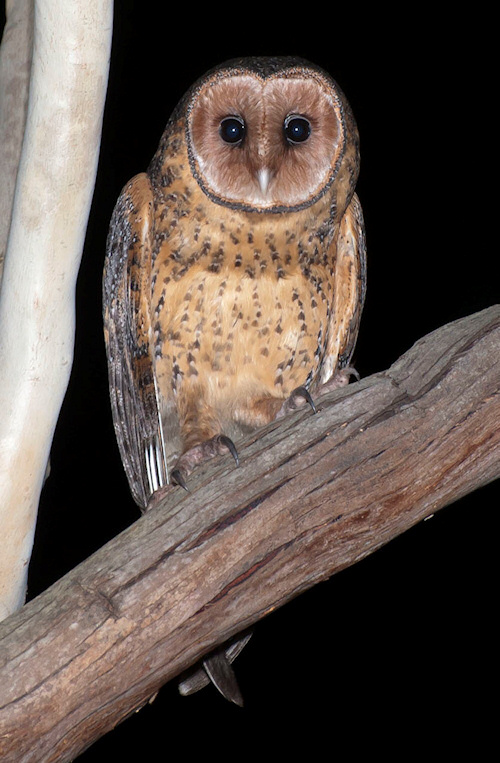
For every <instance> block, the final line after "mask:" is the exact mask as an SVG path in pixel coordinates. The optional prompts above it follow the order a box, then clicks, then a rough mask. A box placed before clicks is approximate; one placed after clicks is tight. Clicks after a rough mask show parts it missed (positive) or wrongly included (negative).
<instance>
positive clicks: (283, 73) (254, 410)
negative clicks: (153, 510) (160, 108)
mask: <svg viewBox="0 0 500 763" xmlns="http://www.w3.org/2000/svg"><path fill="white" fill-rule="evenodd" d="M358 165H359V151H358V135H357V130H356V126H355V122H354V119H353V116H352V114H351V110H350V107H349V105H348V103H347V101H346V99H345V97H344V96H343V94H342V93H341V91H340V89H339V88H338V86H337V85H336V84H335V83H334V81H333V80H332V79H331V78H330V77H329V76H328V75H327V74H326V73H324V72H323V71H322V70H320V69H319V68H317V67H315V66H313V65H311V64H308V63H306V62H304V61H300V60H297V59H292V58H279V59H272V58H262V59H242V60H240V61H233V62H229V63H228V64H223V65H222V66H220V67H218V68H217V69H216V70H214V71H212V72H209V73H208V74H207V75H205V76H204V77H203V78H202V79H201V80H199V81H198V82H197V83H196V84H195V85H194V86H193V87H192V88H191V89H190V90H189V92H188V93H187V94H186V96H185V97H184V98H183V100H182V101H181V103H180V104H179V106H178V107H177V108H176V110H175V111H174V114H173V115H172V117H171V119H170V121H169V123H168V125H167V127H166V130H165V132H164V134H163V136H162V138H161V141H160V144H159V147H158V150H157V152H156V154H155V156H154V157H153V160H152V162H151V164H150V166H149V168H148V171H147V172H146V173H143V174H140V175H138V176H136V177H135V178H133V179H132V180H131V181H130V182H129V183H128V184H127V185H126V186H125V188H124V189H123V191H122V193H121V196H120V198H119V200H118V202H117V205H116V208H115V211H114V213H113V218H112V221H111V226H110V233H109V238H108V245H107V257H106V269H105V276H104V318H105V335H106V345H107V353H108V362H109V377H110V390H111V401H112V409H113V418H114V424H115V430H116V433H117V438H118V443H119V445H120V451H121V455H122V459H123V462H124V466H125V470H126V473H127V477H128V480H129V483H130V487H131V490H132V493H133V496H134V498H135V500H136V501H137V503H138V504H139V505H140V506H141V507H143V508H144V507H146V506H147V504H148V501H149V499H150V497H151V495H152V494H153V492H154V491H155V489H156V488H158V487H160V486H162V485H164V484H166V483H167V482H168V481H169V474H172V473H174V474H175V475H177V476H178V479H177V480H175V479H174V481H180V482H181V484H182V483H183V482H184V479H183V478H181V477H182V475H184V477H185V476H186V475H189V473H190V471H191V470H192V469H193V468H194V467H195V466H196V464H197V463H198V462H199V461H200V460H203V459H204V458H206V457H210V456H212V455H216V454H217V453H219V452H222V451H223V450H225V449H227V448H228V447H229V444H228V443H233V442H234V443H236V445H237V442H238V440H239V439H240V438H241V436H242V435H243V434H244V433H245V432H248V431H251V430H253V429H255V428H256V427H259V426H261V425H263V424H266V423H268V422H269V421H271V420H273V419H275V418H276V417H277V416H280V415H282V414H283V413H284V412H286V411H287V410H288V408H289V407H293V404H294V401H296V393H295V390H297V388H299V389H300V388H303V389H304V388H305V390H309V391H310V392H311V394H312V395H313V396H314V393H315V392H316V391H317V389H318V388H319V387H320V386H321V385H324V384H336V383H339V384H340V383H344V382H345V381H346V379H347V375H346V373H345V369H346V368H347V367H348V366H349V363H350V360H351V356H352V352H353V349H354V344H355V341H356V336H357V331H358V325H359V319H360V314H361V309H362V305H363V300H364V291H365V246H364V233H363V221H362V212H361V206H360V204H359V201H358V198H357V196H356V195H355V193H354V187H355V183H356V179H357V174H358ZM290 401H291V404H290V405H288V403H290ZM287 406H288V407H287ZM221 436H222V438H221ZM228 438H229V440H228ZM179 475H181V476H179Z"/></svg>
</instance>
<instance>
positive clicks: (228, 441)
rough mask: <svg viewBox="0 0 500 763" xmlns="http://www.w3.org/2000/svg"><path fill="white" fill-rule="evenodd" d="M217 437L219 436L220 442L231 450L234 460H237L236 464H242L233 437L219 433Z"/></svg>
mask: <svg viewBox="0 0 500 763" xmlns="http://www.w3.org/2000/svg"><path fill="white" fill-rule="evenodd" d="M217 438H218V440H219V442H220V444H221V445H224V446H225V447H226V448H227V449H228V451H229V452H230V454H231V455H232V457H233V458H234V460H235V462H236V466H239V465H240V459H239V456H238V451H237V450H236V446H235V444H234V442H233V441H232V440H231V438H230V437H227V436H226V435H225V434H219V435H217ZM214 439H215V438H214Z"/></svg>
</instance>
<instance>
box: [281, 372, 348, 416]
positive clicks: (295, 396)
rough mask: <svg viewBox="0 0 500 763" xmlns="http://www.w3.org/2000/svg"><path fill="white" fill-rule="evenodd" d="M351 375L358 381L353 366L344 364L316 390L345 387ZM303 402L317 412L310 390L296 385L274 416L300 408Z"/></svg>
mask: <svg viewBox="0 0 500 763" xmlns="http://www.w3.org/2000/svg"><path fill="white" fill-rule="evenodd" d="M351 376H355V377H356V379H357V380H358V381H359V379H360V376H359V374H358V372H357V371H356V369H355V368H354V367H353V366H346V368H342V369H339V370H337V371H336V372H335V373H334V374H333V376H332V378H331V379H329V380H328V381H327V382H325V384H322V385H321V387H319V389H318V392H321V393H322V394H323V392H332V390H334V389H339V388H340V387H345V386H346V384H349V380H350V377H351ZM305 403H307V404H308V405H309V406H310V407H311V410H312V412H313V413H317V408H316V405H315V403H314V400H313V398H312V397H311V394H310V392H309V391H308V390H307V389H306V388H305V387H297V388H296V389H294V390H293V392H292V393H291V395H290V396H289V397H288V398H287V399H286V400H285V402H284V403H283V404H282V406H281V408H280V409H279V411H278V413H277V414H276V418H277V419H281V418H282V417H283V416H286V415H287V414H288V413H292V412H293V411H296V410H297V409H298V408H302V406H303V405H304V404H305Z"/></svg>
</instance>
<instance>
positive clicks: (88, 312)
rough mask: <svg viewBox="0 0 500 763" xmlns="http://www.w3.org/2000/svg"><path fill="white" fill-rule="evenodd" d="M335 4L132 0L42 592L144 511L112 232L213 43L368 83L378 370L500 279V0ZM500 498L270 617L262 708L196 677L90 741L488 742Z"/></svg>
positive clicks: (447, 518) (173, 747)
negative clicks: (104, 316) (125, 403)
mask: <svg viewBox="0 0 500 763" xmlns="http://www.w3.org/2000/svg"><path fill="white" fill-rule="evenodd" d="M326 7H327V8H328V13H327V14H326V15H325V11H324V10H320V7H319V6H317V5H316V4H314V3H311V4H309V5H308V6H306V5H305V4H302V5H301V4H298V5H297V6H293V7H292V6H290V7H287V6H286V5H282V4H279V5H276V6H275V5H272V4H259V5H245V6H242V5H238V6H222V5H215V6H211V7H209V8H207V7H206V6H203V7H202V8H198V9H196V8H194V7H192V6H191V5H189V6H187V5H186V4H184V5H183V7H182V8H180V9H177V8H176V7H175V8H174V7H173V5H172V4H171V3H165V4H159V5H158V4H157V3H152V2H148V0H142V2H134V1H133V0H120V2H118V3H117V4H116V11H115V31H114V43H113V52H112V60H111V72H110V82H109V92H108V98H107V106H106V113H105V118H104V130H103V140H102V149H101V158H100V165H99V173H98V178H97V185H96V190H95V196H94V203H93V208H92V212H91V217H90V221H89V227H88V235H87V240H86V245H85V251H84V255H83V262H82V267H81V272H80V277H79V281H78V293H77V310H78V321H77V335H76V347H75V361H74V367H73V373H72V377H71V382H70V386H69V389H68V393H67V396H66V399H65V402H64V405H63V409H62V412H61V416H60V420H59V424H58V427H57V431H56V436H55V440H54V444H53V449H52V472H51V476H50V478H49V480H48V481H47V483H46V486H45V488H44V491H43V495H42V500H41V505H40V512H39V520H38V526H37V532H36V538H35V547H34V552H33V558H32V563H31V568H30V578H29V596H30V597H33V596H35V595H37V594H38V593H40V592H41V591H42V590H44V589H45V588H46V587H47V586H48V585H50V584H51V583H52V582H54V581H55V580H57V579H58V578H59V577H60V576H61V575H63V574H64V573H65V572H67V571H68V570H70V569H71V568H72V567H74V566H75V565H76V564H77V563H78V562H80V561H81V560H83V559H85V558H86V557H87V556H88V555H89V554H91V553H92V552H93V551H95V550H96V549H98V548H99V547H100V546H101V545H103V544H104V543H105V542H106V541H107V540H108V539H110V538H112V537H113V536H114V535H116V534H117V533H118V532H120V531H121V530H122V529H123V528H125V527H126V526H128V525H129V524H131V523H132V522H134V521H135V520H136V519H137V518H138V512H137V510H136V507H135V505H134V504H133V502H132V499H131V498H130V496H129V493H128V487H127V484H126V480H125V477H124V474H123V470H122V467H121V463H120V461H119V456H118V451H117V446H116V443H115V441H114V436H113V432H112V425H111V415H110V410H109V403H108V392H107V375H106V368H105V357H104V346H103V339H102V324H101V306H100V299H101V272H102V265H103V258H104V246H105V238H106V233H107V226H108V223H109V218H110V216H111V212H112V208H113V205H114V203H115V201H116V198H117V196H118V194H119V192H120V189H121V187H122V186H123V184H124V183H125V182H126V181H127V180H128V179H129V178H130V177H132V176H133V175H134V174H136V173H137V172H140V171H143V170H144V169H145V168H146V167H147V165H148V163H149V160H150V158H151V156H152V154H153V153H154V151H155V149H156V145H157V143H158V140H159V138H160V135H161V132H162V130H163V127H164V125H165V123H166V121H167V119H168V116H169V114H170V112H171V111H172V109H173V107H174V106H175V104H176V102H177V101H178V99H179V98H180V97H181V96H182V94H183V93H184V91H185V90H186V89H187V87H188V86H189V85H190V84H191V83H192V82H193V81H194V80H195V79H196V78H197V77H198V76H200V75H201V74H203V73H204V71H206V70H207V69H209V68H210V67H212V66H213V65H215V64H217V63H219V62H221V61H223V60H225V59H228V58H232V57H237V56H241V55H255V54H257V55H269V54H271V55H272V54H294V55H300V56H303V57H305V58H308V59H309V60H312V61H314V62H316V63H318V64H319V65H321V66H323V67H324V68H325V69H327V70H328V71H329V72H330V73H331V74H332V75H333V76H334V77H335V79H336V80H337V81H338V83H339V84H340V86H341V87H342V89H343V90H344V91H345V93H346V95H347V97H348V99H349V101H350V102H351V105H352V107H353V110H354V113H355V115H356V118H357V122H358V127H359V131H360V135H361V153H362V164H361V176H360V180H359V183H358V194H359V196H360V198H361V202H362V205H363V208H364V214H365V222H366V229H367V241H368V257H369V270H368V295H367V301H366V307H365V312H364V316H363V320H362V325H361V331H360V335H359V341H358V345H357V351H356V356H355V362H356V367H357V368H358V370H359V372H360V373H361V375H362V376H367V375H369V374H371V373H373V372H376V371H379V370H382V369H384V368H386V367H387V366H389V365H390V364H391V363H392V362H393V361H394V360H396V359H397V357H398V356H399V355H401V354H402V353H403V352H404V351H405V350H407V349H408V348H409V347H410V346H411V345H412V344H413V343H414V342H415V341H416V340H417V339H418V338H419V337H420V336H422V335H423V334H425V333H428V332H429V331H432V330H433V329H435V328H437V327H439V326H440V325H442V324H444V323H446V322H448V321H451V320H454V319H456V318H459V317H462V316H465V315H468V314H470V313H472V312H475V311H477V310H480V309H482V308H485V307H488V306H489V305H491V304H493V303H495V302H498V301H499V299H498V296H499V286H498V283H499V281H498V265H497V252H498V239H497V231H496V216H495V212H496V209H495V210H494V209H493V197H494V195H495V192H496V188H492V186H491V183H492V180H493V154H494V151H493V149H494V143H495V142H496V129H495V128H496V115H495V114H494V109H495V107H496V100H497V85H496V80H495V79H494V71H495V69H494V66H493V56H494V53H493V51H492V49H491V47H490V43H491V40H490V39H489V29H490V28H491V27H492V26H493V21H492V19H488V18H487V17H485V16H484V14H483V13H482V11H481V8H480V6H478V7H474V8H472V9H470V8H469V9H468V16H465V14H464V15H463V16H461V15H460V13H459V12H458V11H456V10H455V11H454V13H453V17H452V18H451V17H449V16H448V17H447V16H446V15H444V14H443V15H442V16H440V17H439V19H438V18H436V17H435V15H434V12H433V11H432V10H431V9H427V8H426V7H425V6H421V5H419V6H405V11H404V13H402V15H401V16H400V15H399V12H398V11H397V10H395V9H397V8H399V6H397V5H394V6H393V5H391V6H390V7H391V8H392V10H391V11H389V10H388V9H387V10H385V9H384V7H383V6H382V7H377V9H376V11H372V12H371V14H367V12H366V11H363V10H362V8H361V7H359V6H357V5H352V6H351V7H346V6H345V5H343V6H342V8H339V9H336V8H335V7H334V6H331V5H329V6H326ZM450 7H451V6H450ZM322 8H325V6H322ZM495 169H496V167H495ZM497 506H498V483H497V484H493V485H489V486H486V487H485V488H483V489H481V490H479V491H477V492H476V493H474V494H473V495H471V496H468V497H467V498H465V499H463V500H461V501H459V502H458V503H456V504H454V505H453V506H450V507H448V508H446V509H444V510H442V511H441V512H439V513H438V514H437V515H436V516H435V517H433V518H432V519H430V520H429V521H427V522H424V523H422V524H421V525H419V526H417V527H415V528H414V529H413V530H411V531H409V532H407V533H406V534H405V535H404V536H401V537H400V538H398V539H396V540H395V541H393V542H392V543H390V544H389V545H388V546H386V547H384V548H383V549H382V550H380V551H378V552H377V553H375V554H374V555H372V556H371V557H369V558H367V559H366V560H364V561H362V562H360V563H358V564H357V565H355V566H354V567H352V568H350V569H348V570H346V571H344V572H342V573H340V574H338V575H337V576H335V577H333V578H332V579H330V580H329V581H328V582H326V583H323V584H320V585H318V586H316V587H315V588H314V589H313V590H311V591H310V592H308V593H306V594H303V595H302V596H300V597H299V598H297V599H295V600H294V601H293V602H291V603H290V604H288V605H287V606H286V607H284V608H283V609H282V610H280V611H278V612H276V613H274V614H273V615H271V616H269V617H268V618H266V619H265V620H264V621H262V622H261V623H260V624H259V625H258V626H257V628H256V633H255V635H254V638H253V639H252V641H251V642H250V644H249V646H248V647H247V648H246V650H245V651H244V653H243V654H242V655H241V656H240V658H239V659H238V662H237V663H236V665H237V668H236V669H237V674H238V677H239V682H240V685H241V688H242V691H243V694H244V696H245V708H244V709H240V708H237V707H234V706H232V705H231V704H229V703H228V702H226V701H225V700H223V699H222V698H221V697H220V696H219V695H218V694H217V693H216V691H215V690H214V689H213V688H212V687H209V688H207V689H205V690H204V691H203V692H201V693H200V694H198V695H195V696H193V697H191V698H182V697H180V696H179V695H178V694H177V690H176V686H175V683H172V684H169V685H167V686H165V687H164V688H163V689H162V690H161V691H160V693H159V695H158V697H157V699H156V700H155V702H154V703H153V704H152V705H149V706H147V707H146V708H144V709H143V710H141V711H140V712H139V713H137V714H135V715H134V716H132V717H131V718H130V719H128V720H127V721H125V722H124V723H123V724H121V725H120V726H119V727H118V728H116V729H115V730H114V731H112V732H110V733H109V734H107V735H106V736H105V737H104V738H103V739H101V740H99V741H98V742H97V743H96V744H94V745H93V746H92V747H91V748H90V749H89V750H88V751H86V752H85V753H84V754H82V755H81V756H80V757H79V758H78V760H79V761H80V760H81V761H82V763H91V762H92V761H96V760H100V758H101V757H104V756H106V757H107V758H108V759H117V760H118V759H119V760H123V761H129V760H130V761H132V760H150V759H153V758H154V759H155V760H156V759H160V760H161V759H165V760H167V759H168V758H169V757H171V756H172V755H179V754H182V755H183V756H187V757H188V759H190V758H191V757H192V758H193V759H195V758H197V757H198V756H199V755H204V754H208V755H217V756H218V757H219V758H221V759H222V760H226V759H233V758H235V757H243V758H245V757H254V756H259V757H261V756H262V755H263V756H264V758H269V757H271V756H274V755H277V756H278V757H280V758H281V757H285V756H288V755H290V754H295V755H296V756H297V757H298V756H299V755H301V754H307V756H308V759H313V760H315V759H317V758H319V757H325V758H327V759H330V758H332V759H333V758H334V757H336V758H339V759H357V758H359V757H361V754H362V751H363V750H365V749H366V748H368V749H369V750H371V751H372V752H377V753H379V754H384V753H388V752H396V753H397V754H398V757H400V758H401V759H406V757H407V754H408V752H409V750H412V751H414V750H415V749H416V747H419V748H421V749H422V750H429V751H430V750H432V751H433V753H434V755H437V754H439V752H448V753H449V752H450V751H451V746H454V745H455V744H457V743H458V745H459V747H460V749H461V750H463V749H464V746H465V745H470V746H471V751H473V752H474V754H475V757H476V758H477V757H479V758H481V754H480V750H481V748H482V746H483V745H484V744H485V743H487V741H488V738H490V739H491V737H490V729H491V723H492V713H491V711H490V701H491V700H490V696H491V695H490V692H491V690H492V689H493V690H495V682H496V678H494V675H493V670H494V667H495V660H494V655H493V652H494V650H493V643H494V641H493V636H494V633H495V630H496V628H497V626H496V618H495V621H494V619H493V610H494V609H495V608H496V606H493V601H494V602H495V605H496V597H495V600H493V601H492V599H493V595H494V594H493V590H494V589H493V580H492V576H493V555H494V552H495V550H496V541H495V534H494V532H493V527H492V524H493V523H492V520H493V516H494V514H493V511H494V509H496V508H497ZM113 507H115V508H113ZM495 635H496V633H495ZM495 657H496V654H495ZM124 669H126V668H125V666H124Z"/></svg>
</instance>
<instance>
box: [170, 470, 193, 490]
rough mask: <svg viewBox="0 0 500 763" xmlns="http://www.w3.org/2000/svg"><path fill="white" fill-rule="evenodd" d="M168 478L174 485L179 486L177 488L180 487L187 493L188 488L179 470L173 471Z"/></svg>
mask: <svg viewBox="0 0 500 763" xmlns="http://www.w3.org/2000/svg"><path fill="white" fill-rule="evenodd" d="M170 477H171V480H172V482H173V484H174V485H179V487H182V488H183V489H184V490H186V491H187V492H188V493H189V488H188V486H187V485H186V480H185V479H184V476H183V474H182V471H181V470H180V469H174V470H173V472H172V473H171V475H170Z"/></svg>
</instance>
